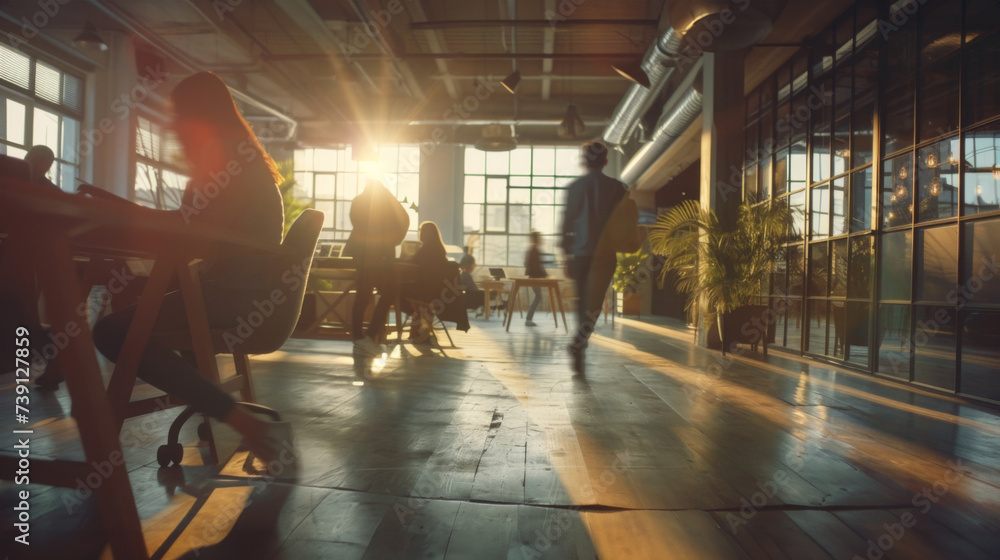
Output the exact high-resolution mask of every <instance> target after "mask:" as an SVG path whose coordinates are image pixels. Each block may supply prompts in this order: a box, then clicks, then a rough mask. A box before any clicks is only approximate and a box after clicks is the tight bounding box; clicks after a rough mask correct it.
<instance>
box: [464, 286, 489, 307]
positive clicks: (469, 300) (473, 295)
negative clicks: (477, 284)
mask: <svg viewBox="0 0 1000 560" xmlns="http://www.w3.org/2000/svg"><path fill="white" fill-rule="evenodd" d="M484 295H486V294H485V293H484V292H483V291H482V290H476V291H474V292H471V291H467V292H465V308H466V309H479V308H480V307H482V306H483V296H484Z"/></svg>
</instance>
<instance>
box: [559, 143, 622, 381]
mask: <svg viewBox="0 0 1000 560" xmlns="http://www.w3.org/2000/svg"><path fill="white" fill-rule="evenodd" d="M581 156H582V157H581V162H582V163H583V166H584V168H585V169H586V171H587V173H586V174H585V175H583V176H582V177H579V178H577V179H576V180H574V181H573V182H572V183H570V184H569V187H568V190H569V193H568V195H567V199H566V208H565V213H564V215H563V226H562V241H561V247H562V249H563V251H564V252H565V254H566V276H567V277H568V278H571V279H572V280H573V282H574V284H575V286H576V293H577V309H576V314H577V323H578V326H577V331H576V334H575V335H574V337H573V342H572V343H571V344H570V346H569V348H568V350H569V353H570V356H571V358H572V366H573V371H574V372H575V377H578V378H582V377H583V376H584V368H585V366H584V354H585V352H586V349H587V341H588V340H589V339H590V334H591V333H592V332H593V331H594V326H595V325H596V324H597V318H598V316H599V315H600V314H601V304H602V303H603V301H604V295H605V293H606V292H607V290H608V286H609V285H610V284H611V277H612V276H613V275H614V272H615V265H616V264H617V263H616V261H615V250H614V248H613V247H611V246H610V244H609V243H608V242H607V241H606V240H604V241H603V242H602V233H603V232H604V229H605V226H606V225H607V223H608V220H609V219H610V218H611V215H612V213H613V212H614V211H615V209H616V208H617V207H618V204H619V203H620V202H621V201H622V200H623V199H624V198H625V197H626V196H627V192H626V188H625V185H624V184H623V183H622V182H621V181H618V180H616V179H613V178H611V177H608V176H607V175H605V174H604V172H603V169H604V167H605V166H607V164H608V148H607V146H606V145H605V144H604V143H603V142H600V141H596V140H594V141H591V142H587V143H585V144H584V145H583V147H582V149H581Z"/></svg>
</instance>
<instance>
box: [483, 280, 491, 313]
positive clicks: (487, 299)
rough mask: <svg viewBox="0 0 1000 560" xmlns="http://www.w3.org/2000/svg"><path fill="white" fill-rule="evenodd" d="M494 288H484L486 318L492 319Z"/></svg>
mask: <svg viewBox="0 0 1000 560" xmlns="http://www.w3.org/2000/svg"><path fill="white" fill-rule="evenodd" d="M492 291H493V288H490V287H485V288H483V314H484V315H486V320H487V321H489V320H490V307H492V305H493V299H492V298H490V295H491V294H490V292H492Z"/></svg>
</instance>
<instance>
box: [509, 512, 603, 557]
mask: <svg viewBox="0 0 1000 560" xmlns="http://www.w3.org/2000/svg"><path fill="white" fill-rule="evenodd" d="M507 558H509V559H517V560H522V559H523V560H532V559H535V558H574V559H577V560H596V559H597V551H596V549H595V548H594V544H593V542H592V541H591V538H590V529H589V527H588V526H587V523H586V522H585V521H584V519H583V517H582V516H581V515H580V513H579V512H578V511H576V510H574V509H568V508H547V507H536V506H518V508H517V529H516V530H515V532H514V533H513V534H512V535H511V541H510V548H509V549H508V553H507Z"/></svg>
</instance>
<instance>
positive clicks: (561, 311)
mask: <svg viewBox="0 0 1000 560" xmlns="http://www.w3.org/2000/svg"><path fill="white" fill-rule="evenodd" d="M556 299H557V300H559V313H560V314H561V315H562V320H563V330H565V331H566V334H569V325H567V324H566V310H565V309H563V301H562V293H561V292H560V291H559V287H558V286H557V287H556ZM552 314H553V315H555V312H553V313H552ZM556 326H558V325H556Z"/></svg>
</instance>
